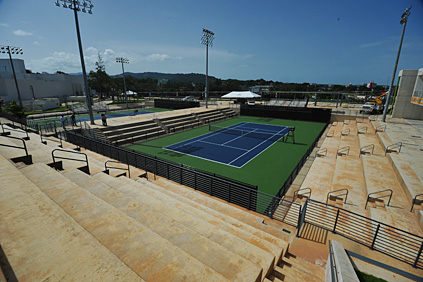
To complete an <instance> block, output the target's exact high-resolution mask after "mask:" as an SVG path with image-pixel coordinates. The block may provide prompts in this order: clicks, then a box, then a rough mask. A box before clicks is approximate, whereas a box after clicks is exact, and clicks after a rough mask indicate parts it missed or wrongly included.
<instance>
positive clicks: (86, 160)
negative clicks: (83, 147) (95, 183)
mask: <svg viewBox="0 0 423 282" xmlns="http://www.w3.org/2000/svg"><path fill="white" fill-rule="evenodd" d="M56 151H59V152H65V153H72V154H78V155H83V156H85V160H80V159H73V158H65V157H57V156H55V155H54V152H56ZM51 156H52V158H53V163H55V162H56V159H61V160H69V161H76V162H85V163H86V164H87V168H88V171H89V169H90V168H89V165H88V156H87V154H85V153H81V152H75V151H68V150H63V149H54V150H53V151H51Z"/></svg>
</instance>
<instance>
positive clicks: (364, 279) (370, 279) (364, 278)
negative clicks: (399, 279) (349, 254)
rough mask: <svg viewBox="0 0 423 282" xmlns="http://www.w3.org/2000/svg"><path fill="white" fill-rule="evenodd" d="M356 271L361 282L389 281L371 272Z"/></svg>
mask: <svg viewBox="0 0 423 282" xmlns="http://www.w3.org/2000/svg"><path fill="white" fill-rule="evenodd" d="M356 273H357V276H358V279H359V280H360V282H388V281H386V280H385V279H382V278H378V277H375V276H373V275H371V274H367V273H364V272H361V271H357V272H356Z"/></svg>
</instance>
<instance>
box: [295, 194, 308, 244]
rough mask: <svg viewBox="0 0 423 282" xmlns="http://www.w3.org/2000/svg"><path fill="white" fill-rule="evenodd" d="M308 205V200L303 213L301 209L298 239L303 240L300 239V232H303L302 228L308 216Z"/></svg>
mask: <svg viewBox="0 0 423 282" xmlns="http://www.w3.org/2000/svg"><path fill="white" fill-rule="evenodd" d="M307 204H308V199H307V200H306V202H305V204H304V206H303V210H302V211H301V209H300V217H299V219H298V228H297V235H296V237H298V238H301V237H300V230H301V227H302V226H303V224H304V220H305V215H306V212H307Z"/></svg>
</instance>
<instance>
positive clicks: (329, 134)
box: [326, 130, 335, 137]
mask: <svg viewBox="0 0 423 282" xmlns="http://www.w3.org/2000/svg"><path fill="white" fill-rule="evenodd" d="M331 133H332V135H331ZM334 135H335V133H334V131H333V130H332V131H329V132H328V133H327V134H326V137H333V136H334Z"/></svg>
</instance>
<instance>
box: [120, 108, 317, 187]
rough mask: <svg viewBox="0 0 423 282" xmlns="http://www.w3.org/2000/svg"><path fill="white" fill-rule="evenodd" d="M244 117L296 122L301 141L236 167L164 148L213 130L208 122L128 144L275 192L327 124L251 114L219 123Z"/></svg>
mask: <svg viewBox="0 0 423 282" xmlns="http://www.w3.org/2000/svg"><path fill="white" fill-rule="evenodd" d="M244 121H245V122H255V123H263V124H271V125H280V126H295V127H296V130H295V141H296V142H297V143H296V144H292V143H284V142H276V143H274V144H273V145H272V146H270V147H269V148H268V149H266V150H265V151H263V152H262V153H261V154H260V155H258V156H257V157H256V158H255V159H254V160H252V161H250V162H249V163H248V164H246V165H244V166H243V167H242V168H236V167H232V166H228V165H224V164H220V163H215V162H211V161H208V160H204V159H200V158H196V157H192V156H188V155H185V154H181V153H176V152H172V151H168V150H164V149H162V148H163V147H166V146H168V145H171V144H175V143H178V142H181V141H184V140H188V139H190V138H193V137H196V136H200V135H203V134H206V133H208V132H209V131H208V130H209V129H208V126H203V127H200V128H196V129H192V130H189V131H185V132H181V133H177V134H173V135H168V136H165V137H162V138H158V139H154V140H151V141H147V142H141V143H137V144H132V145H129V146H127V148H128V149H131V150H135V151H139V152H144V153H147V154H150V155H154V156H157V157H160V158H162V159H167V160H170V161H173V162H177V163H182V164H185V165H188V166H191V167H194V168H198V169H201V170H206V171H209V172H213V173H216V174H219V175H222V176H226V177H229V178H233V179H236V180H239V181H242V182H246V183H249V184H252V185H258V187H259V191H262V192H265V193H268V194H271V195H275V194H276V193H277V192H278V191H279V189H280V187H281V186H282V184H283V183H284V182H285V180H286V179H287V178H288V176H289V175H290V174H291V172H292V170H293V169H294V168H295V166H296V165H297V164H298V162H299V161H300V160H301V158H302V157H303V155H304V154H305V153H306V151H307V150H308V148H309V147H310V145H311V144H312V143H313V141H314V140H315V138H316V137H317V136H318V134H319V133H320V131H321V130H322V129H323V128H324V126H325V124H323V123H315V122H305V121H293V120H281V119H273V118H257V117H247V116H242V117H238V118H235V119H230V120H226V121H222V122H219V123H217V124H216V125H220V126H230V125H233V124H237V123H239V122H244Z"/></svg>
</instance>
